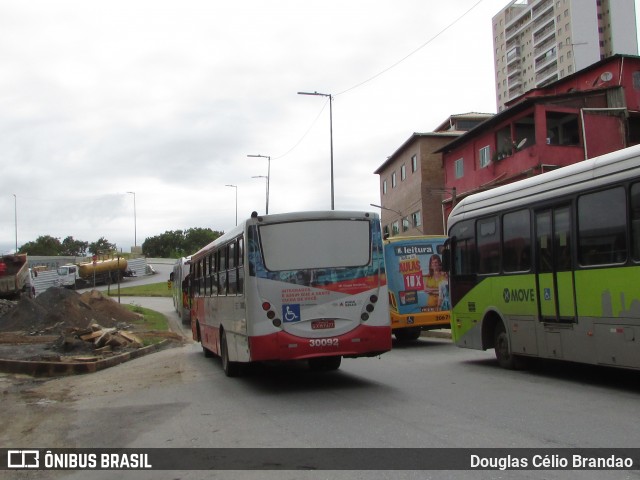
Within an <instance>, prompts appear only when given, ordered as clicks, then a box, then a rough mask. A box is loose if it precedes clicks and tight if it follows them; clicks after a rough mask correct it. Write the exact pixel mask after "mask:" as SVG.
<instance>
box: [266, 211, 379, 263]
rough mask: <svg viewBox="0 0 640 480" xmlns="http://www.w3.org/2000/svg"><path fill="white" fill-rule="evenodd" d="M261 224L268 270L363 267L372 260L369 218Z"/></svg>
mask: <svg viewBox="0 0 640 480" xmlns="http://www.w3.org/2000/svg"><path fill="white" fill-rule="evenodd" d="M259 228H260V244H261V246H262V254H263V258H264V263H265V267H266V268H267V270H271V271H281V270H300V269H307V268H339V267H361V266H365V265H368V264H369V261H370V245H371V240H370V237H369V222H368V221H364V220H318V221H305V222H291V223H277V224H270V225H261V226H260V227H259Z"/></svg>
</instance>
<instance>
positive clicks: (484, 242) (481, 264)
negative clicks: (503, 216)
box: [476, 217, 500, 273]
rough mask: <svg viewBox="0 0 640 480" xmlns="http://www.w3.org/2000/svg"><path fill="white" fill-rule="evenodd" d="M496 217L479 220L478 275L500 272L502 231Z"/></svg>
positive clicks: (477, 226)
mask: <svg viewBox="0 0 640 480" xmlns="http://www.w3.org/2000/svg"><path fill="white" fill-rule="evenodd" d="M497 224H498V219H497V218H496V217H491V218H483V219H481V220H478V223H477V225H476V228H477V231H476V233H477V238H478V273H498V272H499V271H500V231H499V229H498V226H497Z"/></svg>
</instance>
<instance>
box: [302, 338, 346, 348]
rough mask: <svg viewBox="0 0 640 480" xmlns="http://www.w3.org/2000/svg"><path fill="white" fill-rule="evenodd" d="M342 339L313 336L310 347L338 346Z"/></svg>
mask: <svg viewBox="0 0 640 480" xmlns="http://www.w3.org/2000/svg"><path fill="white" fill-rule="evenodd" d="M339 345H340V341H339V340H338V339H337V338H312V339H311V340H309V346H310V347H337V346H339Z"/></svg>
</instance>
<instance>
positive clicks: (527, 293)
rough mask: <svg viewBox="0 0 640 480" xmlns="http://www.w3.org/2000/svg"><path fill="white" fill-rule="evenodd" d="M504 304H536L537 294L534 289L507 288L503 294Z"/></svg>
mask: <svg viewBox="0 0 640 480" xmlns="http://www.w3.org/2000/svg"><path fill="white" fill-rule="evenodd" d="M502 296H503V297H504V303H509V302H535V300H536V294H535V292H534V291H533V288H512V289H511V290H509V289H508V288H505V289H504V291H503V292H502Z"/></svg>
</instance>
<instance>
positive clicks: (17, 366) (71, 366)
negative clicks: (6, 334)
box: [0, 340, 169, 377]
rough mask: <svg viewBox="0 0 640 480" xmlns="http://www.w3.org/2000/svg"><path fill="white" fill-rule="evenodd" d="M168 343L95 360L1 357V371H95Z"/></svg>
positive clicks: (53, 374)
mask: <svg viewBox="0 0 640 480" xmlns="http://www.w3.org/2000/svg"><path fill="white" fill-rule="evenodd" d="M167 344H169V340H163V341H162V342H160V343H157V344H155V345H149V346H148V347H143V348H139V349H138V350H132V351H131V352H126V353H122V354H120V355H116V356H113V357H110V358H105V359H102V360H97V361H95V362H44V361H43V362H38V361H29V360H4V359H0V372H3V373H22V374H25V375H32V376H34V377H57V376H62V375H78V374H84V373H94V372H97V371H100V370H104V369H105V368H109V367H113V366H115V365H120V364H121V363H124V362H128V361H129V360H133V359H134V358H139V357H143V356H145V355H148V354H150V353H154V352H157V351H158V350H160V349H161V348H162V347H164V346H166V345H167Z"/></svg>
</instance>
